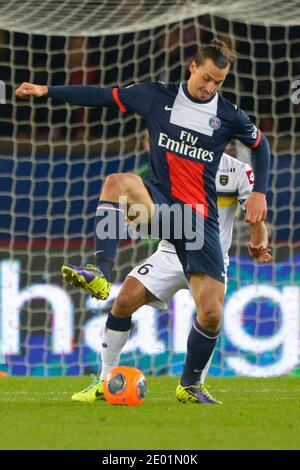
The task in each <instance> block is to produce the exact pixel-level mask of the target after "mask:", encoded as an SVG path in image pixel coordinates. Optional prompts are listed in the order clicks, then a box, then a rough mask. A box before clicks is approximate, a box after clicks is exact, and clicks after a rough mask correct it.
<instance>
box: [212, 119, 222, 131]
mask: <svg viewBox="0 0 300 470" xmlns="http://www.w3.org/2000/svg"><path fill="white" fill-rule="evenodd" d="M209 125H210V127H211V128H212V129H214V130H216V129H219V127H220V126H221V119H219V118H218V116H212V117H211V118H210V120H209Z"/></svg>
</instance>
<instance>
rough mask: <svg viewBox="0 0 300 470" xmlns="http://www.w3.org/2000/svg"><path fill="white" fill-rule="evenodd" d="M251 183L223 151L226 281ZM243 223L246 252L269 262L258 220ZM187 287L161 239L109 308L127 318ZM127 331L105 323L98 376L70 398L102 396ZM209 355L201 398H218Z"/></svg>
mask: <svg viewBox="0 0 300 470" xmlns="http://www.w3.org/2000/svg"><path fill="white" fill-rule="evenodd" d="M253 184H254V178H253V171H252V169H251V168H250V166H249V165H248V164H246V163H243V162H241V161H239V160H237V159H236V158H233V157H231V156H229V155H228V154H226V153H224V154H223V155H222V158H221V160H220V165H219V169H218V172H217V176H216V190H217V196H218V213H219V223H220V241H221V247H222V253H223V258H224V268H225V273H226V278H225V285H226V286H227V268H228V266H229V256H228V252H229V249H230V246H231V242H232V233H233V226H234V221H235V215H236V213H237V206H238V203H240V204H241V207H242V209H244V204H245V201H246V200H247V198H248V197H249V195H250V194H251V191H252V188H253ZM249 229H250V242H249V244H248V251H249V254H250V256H251V257H252V258H254V259H256V260H257V261H258V262H260V263H269V262H271V261H272V260H273V258H272V255H271V254H270V249H268V232H267V228H266V226H265V224H264V222H257V223H255V224H252V225H249ZM189 288H190V286H189V283H188V281H187V279H186V277H185V275H184V271H183V268H182V264H181V263H180V261H179V259H178V256H177V255H176V250H175V247H174V245H173V244H172V243H170V242H168V241H166V240H163V241H161V242H160V244H159V246H158V249H157V250H156V252H155V253H154V254H153V255H152V256H150V257H149V258H148V259H146V260H144V261H143V262H142V263H141V264H140V265H138V266H136V267H135V268H134V269H133V270H132V271H131V272H130V273H129V274H128V276H127V278H126V279H125V281H124V284H123V286H122V288H121V290H120V292H119V294H118V296H117V298H116V300H115V301H114V304H113V307H112V313H113V315H115V316H116V317H117V318H121V319H122V318H129V319H131V316H132V314H133V313H134V312H135V311H136V310H137V309H138V308H140V307H142V306H143V305H152V306H153V307H156V308H159V309H162V310H165V309H167V306H168V302H169V300H170V299H171V298H172V297H173V295H174V294H175V293H176V292H177V291H178V290H180V289H189ZM225 290H226V289H225ZM129 334H130V329H129V330H128V331H114V330H111V329H109V328H107V327H106V328H105V330H104V334H103V339H102V348H101V362H102V371H101V375H100V380H99V381H98V380H97V378H96V377H95V376H94V380H93V383H92V384H91V385H90V386H89V387H88V388H86V389H85V390H83V391H81V392H78V393H75V394H74V395H73V396H72V400H74V401H79V402H93V401H96V400H99V399H103V398H104V394H103V381H104V379H105V377H106V376H107V374H108V373H109V372H110V371H111V370H112V369H113V368H114V367H116V366H117V365H118V363H119V359H120V355H121V351H122V348H123V347H124V345H125V343H126V341H127V339H128V337H129ZM188 348H189V346H188ZM212 356H213V353H212V355H211V357H210V358H209V360H208V362H207V364H206V365H205V367H204V369H203V371H202V374H201V376H200V379H199V386H200V388H201V391H202V402H203V403H218V402H217V400H215V399H214V398H213V397H212V396H211V394H210V393H209V392H208V391H207V389H206V387H205V384H204V382H205V378H206V375H207V373H208V370H209V366H210V362H211V359H212ZM176 396H177V398H178V400H179V401H193V399H194V397H192V395H191V394H186V393H185V390H184V388H183V387H182V386H181V385H180V384H179V385H178V386H177V389H176ZM194 400H195V399H194ZM197 402H198V401H197Z"/></svg>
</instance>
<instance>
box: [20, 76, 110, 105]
mask: <svg viewBox="0 0 300 470" xmlns="http://www.w3.org/2000/svg"><path fill="white" fill-rule="evenodd" d="M16 96H18V97H19V98H21V99H26V98H29V97H30V96H34V97H37V98H41V97H43V96H48V97H49V98H54V99H57V100H59V101H62V102H64V103H69V104H73V105H75V106H87V107H102V106H109V105H112V104H114V105H115V104H116V100H115V98H114V93H113V90H111V89H106V88H101V87H98V86H89V85H87V86H85V85H78V86H77V85H70V86H46V85H36V84H34V83H27V82H24V83H22V84H21V85H20V86H19V87H18V88H17V89H16Z"/></svg>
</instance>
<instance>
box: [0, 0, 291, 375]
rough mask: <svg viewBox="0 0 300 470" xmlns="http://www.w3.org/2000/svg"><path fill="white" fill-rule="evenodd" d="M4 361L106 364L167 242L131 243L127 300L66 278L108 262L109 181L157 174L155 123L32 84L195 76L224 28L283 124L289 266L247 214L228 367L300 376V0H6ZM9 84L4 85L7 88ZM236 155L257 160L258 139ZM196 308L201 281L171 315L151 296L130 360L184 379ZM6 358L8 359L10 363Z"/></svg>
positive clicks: (280, 237)
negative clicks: (254, 236)
mask: <svg viewBox="0 0 300 470" xmlns="http://www.w3.org/2000/svg"><path fill="white" fill-rule="evenodd" d="M0 8H1V16H0V80H1V81H2V82H4V83H5V85H6V103H5V104H4V98H5V96H4V95H3V94H2V96H1V97H0V102H1V104H0V136H1V138H0V363H2V364H6V367H7V369H8V373H10V374H16V375H22V374H27V375H72V374H84V373H89V372H90V371H97V370H99V369H100V368H101V363H100V359H99V349H100V345H101V334H102V330H103V327H104V324H105V321H106V315H107V313H108V311H109V310H110V308H111V305H112V301H113V299H114V298H115V296H116V295H117V292H118V289H119V287H120V283H121V282H122V281H123V280H124V278H125V276H126V274H127V273H128V272H129V271H130V269H131V268H132V267H133V266H134V265H136V264H137V263H139V262H141V261H142V260H143V259H145V258H146V257H147V256H149V255H150V254H152V253H153V251H154V250H155V247H156V245H157V241H150V240H136V241H132V242H128V241H126V242H123V243H122V244H121V246H120V248H119V250H118V255H117V261H116V267H115V272H114V284H113V289H112V295H111V298H110V300H109V301H107V302H97V301H95V300H94V299H92V298H91V297H89V296H87V295H85V294H84V293H83V292H79V291H78V290H75V289H71V288H70V287H66V286H63V285H62V279H61V275H60V268H61V265H62V264H63V263H71V264H75V265H80V264H83V263H86V262H87V261H88V260H91V259H92V253H93V224H94V217H95V212H96V205H97V201H98V199H99V193H100V190H101V185H102V183H103V181H104V178H105V177H106V176H107V175H109V174H111V173H116V172H126V171H131V172H135V173H137V174H140V175H144V174H145V171H146V168H147V150H148V149H147V134H146V129H145V125H144V122H143V121H142V120H141V119H140V118H139V117H137V116H136V115H133V114H125V115H121V113H119V111H118V109H97V108H89V109H87V108H78V107H72V106H69V105H66V104H61V103H57V102H55V101H51V100H46V99H40V100H38V99H36V100H30V101H20V100H17V99H16V97H15V95H14V90H15V89H16V87H17V86H18V85H19V84H20V83H21V82H23V81H28V82H33V83H38V84H48V85H65V84H67V85H80V84H87V85H99V86H102V87H114V86H124V85H129V84H131V83H133V82H140V81H145V80H152V81H157V80H162V81H166V82H178V81H183V80H185V78H186V69H185V65H184V64H185V63H186V62H187V60H188V59H189V58H190V57H192V56H193V55H194V54H195V53H196V52H197V49H198V47H199V46H201V45H204V44H207V43H208V42H209V41H210V40H211V39H213V38H218V39H221V40H223V41H225V42H227V43H228V44H230V45H231V46H232V47H233V48H234V49H236V50H237V52H238V54H239V57H238V60H237V62H236V64H235V66H234V69H233V71H232V73H231V74H230V75H229V76H228V78H227V79H226V82H225V84H224V88H223V92H222V93H223V96H225V97H227V98H229V99H230V100H231V101H232V102H234V103H236V104H237V105H238V106H240V107H241V108H242V109H243V110H245V111H246V112H247V113H248V114H249V115H250V117H251V118H252V119H253V120H254V122H256V125H257V126H259V127H260V128H261V129H262V130H263V131H264V132H265V134H266V135H267V137H268V139H269V142H270V145H271V149H272V172H271V179H270V186H269V194H268V199H269V206H270V210H269V216H268V222H269V226H270V237H271V244H272V248H273V252H274V257H275V260H276V262H275V264H274V265H268V266H259V265H258V264H255V263H253V261H252V260H251V259H250V258H249V256H248V255H247V250H246V245H247V241H248V228H247V227H246V226H245V223H244V222H243V220H242V217H241V216H240V215H237V222H236V227H235V234H234V242H233V246H232V250H231V264H230V269H229V288H228V292H227V296H226V303H225V309H224V327H223V331H222V335H221V338H220V340H219V342H218V347H217V351H216V353H215V355H214V359H213V362H212V367H211V371H210V372H211V374H214V375H235V374H241V375H250V376H272V375H280V374H285V373H294V374H297V373H298V372H297V370H298V369H297V367H298V363H299V325H300V287H299V279H300V252H299V251H298V249H299V243H298V241H299V240H300V209H299V208H300V191H299V187H300V184H299V183H300V104H299V103H300V92H299V88H300V82H299V78H300V59H299V57H300V28H299V23H300V18H299V8H298V2H297V0H294V1H290V2H285V1H281V0H265V2H261V1H258V0H253V1H252V2H251V3H250V4H249V2H246V1H245V0H239V1H236V2H233V1H232V0H230V1H229V0H210V1H209V2H208V1H201V0H199V1H192V0H189V1H188V0H177V1H175V0H174V1H171V0H156V1H154V0H144V1H142V0H121V1H91V0H81V1H79V0H72V1H57V0H53V1H52V2H42V3H40V4H39V5H38V4H37V3H36V2H34V1H33V0H26V1H19V0H11V1H5V2H4V1H2V0H0ZM2 91H3V87H2ZM231 151H232V152H233V153H234V154H236V155H237V156H238V157H239V158H241V159H242V160H249V154H248V151H247V149H245V148H244V147H243V146H242V145H236V146H233V147H232V148H231ZM194 315H195V308H194V304H193V301H192V299H191V296H190V294H189V292H188V291H180V292H179V293H177V294H176V295H175V297H174V299H173V300H172V302H171V303H170V305H169V309H168V310H167V311H163V312H160V311H158V310H156V309H154V308H151V307H143V308H142V309H140V310H139V311H138V312H136V313H135V315H134V317H133V319H134V327H133V331H132V335H131V337H130V340H129V341H128V343H127V345H126V347H125V349H124V354H123V355H122V363H123V364H128V365H135V366H137V367H140V368H142V369H143V371H144V372H145V373H146V374H179V373H180V372H181V369H182V365H183V361H184V357H185V352H186V340H187V335H188V332H189V330H190V326H191V322H192V319H193V317H194ZM2 367H3V366H2Z"/></svg>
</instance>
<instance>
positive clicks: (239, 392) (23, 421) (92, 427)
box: [0, 377, 300, 450]
mask: <svg viewBox="0 0 300 470" xmlns="http://www.w3.org/2000/svg"><path fill="white" fill-rule="evenodd" d="M176 383H177V379H176V378H174V377H149V378H148V388H149V392H148V395H147V398H146V400H145V403H144V404H143V405H141V406H139V407H121V406H112V405H109V404H108V403H106V402H102V401H101V402H99V401H98V402H96V403H93V404H82V403H74V402H72V401H71V400H70V395H71V394H72V393H73V392H76V391H79V390H81V389H82V388H84V387H85V386H87V385H88V384H89V378H88V377H80V378H69V377H68V378H29V377H27V378H19V377H9V378H4V379H0V449H105V450H115V449H119V450H125V449H126V450H137V449H143V450H151V449H153V450H158V449H163V450H171V449H177V450H179V449H183V450H187V449H189V450H194V449H198V450H200V449H300V382H299V378H298V379H297V378H292V377H282V378H276V379H249V378H230V379H229V378H227V379H223V378H222V379H209V381H208V384H209V385H210V386H211V392H212V393H213V394H214V395H215V396H216V398H218V399H220V400H222V401H223V403H224V405H223V406H209V405H203V406H202V405H200V406H199V405H192V404H181V403H178V402H177V401H176V400H175V397H174V390H175V387H176Z"/></svg>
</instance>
